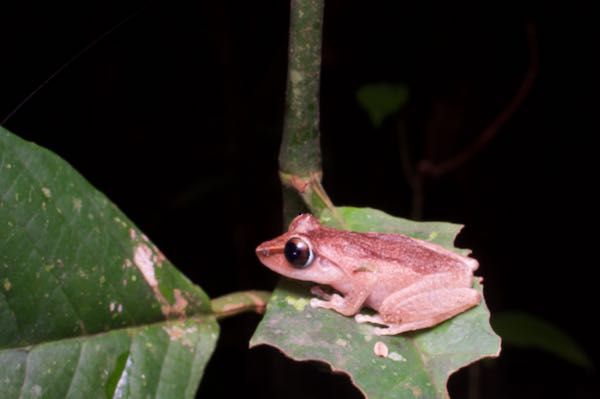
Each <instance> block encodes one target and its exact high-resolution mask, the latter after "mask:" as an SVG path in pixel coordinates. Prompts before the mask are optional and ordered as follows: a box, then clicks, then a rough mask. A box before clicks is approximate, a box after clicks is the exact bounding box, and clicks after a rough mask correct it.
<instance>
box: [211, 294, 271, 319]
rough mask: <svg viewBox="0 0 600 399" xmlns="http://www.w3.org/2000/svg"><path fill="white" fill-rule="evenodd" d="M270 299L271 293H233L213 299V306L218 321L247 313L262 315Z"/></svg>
mask: <svg viewBox="0 0 600 399" xmlns="http://www.w3.org/2000/svg"><path fill="white" fill-rule="evenodd" d="M270 297H271V293H270V292H268V291H242V292H233V293H231V294H227V295H223V296H221V297H219V298H216V299H213V300H212V301H211V306H212V309H213V312H214V314H215V316H216V317H217V319H225V318H227V317H231V316H235V315H238V314H240V313H245V312H256V313H258V314H262V313H264V312H265V307H266V306H267V302H268V301H269V298H270Z"/></svg>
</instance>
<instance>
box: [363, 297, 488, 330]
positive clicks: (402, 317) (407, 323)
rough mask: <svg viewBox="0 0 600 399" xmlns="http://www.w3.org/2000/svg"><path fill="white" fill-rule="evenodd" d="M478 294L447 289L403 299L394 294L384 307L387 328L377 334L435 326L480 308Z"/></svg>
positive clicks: (382, 311)
mask: <svg viewBox="0 0 600 399" xmlns="http://www.w3.org/2000/svg"><path fill="white" fill-rule="evenodd" d="M480 300H481V296H480V295H479V292H477V291H476V290H474V289H472V288H447V289H438V290H435V291H430V292H424V293H421V294H419V295H415V296H412V297H409V298H406V299H403V300H399V301H398V300H397V298H394V295H392V296H391V297H390V298H388V299H386V300H385V301H384V303H383V304H382V306H381V309H380V314H383V315H385V316H384V317H382V319H383V323H378V324H384V325H387V326H388V327H387V328H376V329H375V330H374V333H375V334H376V335H395V334H400V333H402V332H405V331H412V330H419V329H421V328H427V327H432V326H434V325H436V324H438V323H441V322H442V321H444V320H447V319H449V318H451V317H454V316H456V315H457V314H459V313H462V312H464V311H465V310H467V309H469V308H471V307H473V306H475V305H477V304H478V303H479V302H480Z"/></svg>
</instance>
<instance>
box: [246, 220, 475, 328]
mask: <svg viewBox="0 0 600 399" xmlns="http://www.w3.org/2000/svg"><path fill="white" fill-rule="evenodd" d="M256 254H257V255H258V258H259V259H260V261H261V262H262V263H263V264H264V265H265V266H267V267H269V268H270V269H272V270H274V271H275V272H277V273H279V274H282V275H284V276H287V277H290V278H292V279H297V280H305V281H312V282H315V283H318V284H322V285H328V286H331V287H332V288H334V289H335V290H336V291H338V292H339V293H340V294H341V295H340V294H338V293H334V294H332V295H329V294H327V293H326V292H325V291H324V290H323V289H322V288H321V287H319V286H316V287H314V288H313V289H312V290H311V292H313V294H315V295H317V296H319V297H320V299H319V298H312V299H311V302H310V303H311V306H312V307H319V308H326V309H333V310H335V311H336V312H339V313H341V314H343V315H346V316H351V315H355V319H356V321H357V322H359V323H365V322H368V323H374V324H378V325H381V326H385V328H375V329H374V333H375V334H377V335H394V334H399V333H402V332H404V331H410V330H418V329H421V328H426V327H431V326H434V325H436V324H438V323H441V322H442V321H444V320H447V319H449V318H451V317H453V316H455V315H457V314H459V313H461V312H464V311H465V310H467V309H469V308H471V307H473V306H476V305H477V304H479V302H480V301H481V296H480V294H479V292H477V291H476V290H475V289H473V272H474V271H475V270H476V269H477V267H478V266H479V264H478V262H477V261H476V260H475V259H473V258H470V257H467V256H462V255H459V254H456V253H454V252H452V251H449V250H447V249H445V248H443V247H441V246H439V245H436V244H433V243H430V242H427V241H422V240H418V239H414V238H411V237H408V236H405V235H403V234H385V233H358V232H351V231H344V230H337V229H333V228H329V227H324V226H321V224H320V223H319V221H318V220H317V219H316V218H315V217H314V216H312V215H310V214H303V215H300V216H298V217H296V218H295V219H294V220H293V221H292V223H291V224H290V227H289V230H288V232H287V233H284V234H282V235H281V236H279V237H277V238H275V239H273V240H270V241H266V242H264V243H262V244H260V245H259V246H258V247H257V248H256ZM364 306H366V307H369V308H371V309H373V310H375V311H376V312H377V313H376V314H374V315H362V314H357V313H358V312H359V310H360V309H361V308H362V307H364Z"/></svg>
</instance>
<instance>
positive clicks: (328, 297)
mask: <svg viewBox="0 0 600 399" xmlns="http://www.w3.org/2000/svg"><path fill="white" fill-rule="evenodd" d="M310 293H311V294H313V295H314V296H317V297H319V298H321V299H324V300H325V301H329V300H331V294H329V293H327V292H325V290H324V289H323V288H322V287H321V286H320V285H315V286H314V287H312V288H311V289H310Z"/></svg>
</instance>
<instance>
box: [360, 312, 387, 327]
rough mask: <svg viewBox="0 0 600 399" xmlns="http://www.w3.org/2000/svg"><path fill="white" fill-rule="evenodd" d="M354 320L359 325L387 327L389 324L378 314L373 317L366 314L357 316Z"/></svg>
mask: <svg viewBox="0 0 600 399" xmlns="http://www.w3.org/2000/svg"><path fill="white" fill-rule="evenodd" d="M354 320H356V322H357V323H373V324H381V325H384V326H387V323H386V322H385V321H383V319H382V318H381V316H379V315H378V314H374V315H372V316H370V315H366V314H357V315H355V316H354Z"/></svg>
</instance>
